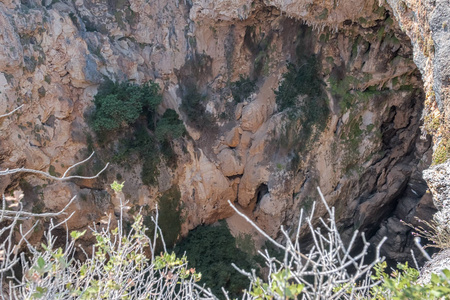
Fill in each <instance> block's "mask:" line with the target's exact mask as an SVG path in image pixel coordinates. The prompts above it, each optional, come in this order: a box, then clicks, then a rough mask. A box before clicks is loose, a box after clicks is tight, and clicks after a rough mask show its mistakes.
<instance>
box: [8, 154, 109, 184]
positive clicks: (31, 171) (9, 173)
mask: <svg viewBox="0 0 450 300" xmlns="http://www.w3.org/2000/svg"><path fill="white" fill-rule="evenodd" d="M94 153H95V151H94V152H92V154H91V155H90V156H89V157H88V158H87V159H85V160H83V161H80V162H78V163H76V164H74V165H72V166H70V167H69V168H68V169H67V170H66V171H65V172H64V174H63V176H61V177H56V176H53V175H50V174H49V173H47V172H44V171H40V170H34V169H27V168H17V169H6V170H3V171H0V176H4V175H11V174H15V173H31V174H37V175H41V176H44V177H46V178H49V179H52V180H55V181H66V180H71V179H84V180H89V179H95V178H97V177H98V176H100V174H101V173H103V171H105V170H106V168H108V166H109V163H107V164H106V165H105V167H104V168H103V169H101V170H100V172H98V173H97V174H96V175H94V176H78V175H74V176H67V174H68V172H69V171H70V170H72V169H73V168H74V167H76V166H79V165H80V164H83V163H85V162H87V161H88V160H89V159H91V158H92V156H93V155H94Z"/></svg>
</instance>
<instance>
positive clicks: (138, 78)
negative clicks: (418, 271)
mask: <svg viewBox="0 0 450 300" xmlns="http://www.w3.org/2000/svg"><path fill="white" fill-rule="evenodd" d="M410 2H411V3H409V2H408V1H399V2H396V1H388V3H389V5H388V4H383V5H381V6H379V3H378V1H351V0H347V1H344V0H342V1H322V2H321V3H320V4H319V3H315V2H313V1H301V0H299V1H282V0H280V1H268V0H267V1H250V0H247V1H245V0H242V1H231V0H225V1H195V0H194V1H189V0H188V1H179V0H173V1H149V2H145V1H138V0H128V1H127V0H123V1H82V0H77V1H74V2H71V1H43V2H40V1H32V0H23V1H3V2H2V3H0V26H1V28H3V29H2V33H1V36H0V37H1V39H0V46H1V48H0V61H1V63H0V90H1V94H0V97H1V102H0V112H4V111H10V110H12V109H13V108H15V107H17V106H18V105H19V104H22V103H23V104H25V106H24V108H23V109H22V110H21V111H20V113H18V114H15V115H14V116H12V117H10V118H9V119H7V120H3V122H2V124H1V130H0V140H1V143H2V144H1V145H2V147H1V150H0V151H1V155H0V162H1V167H2V168H8V167H9V168H12V167H19V166H26V167H28V168H35V169H41V170H50V172H52V173H55V174H57V173H63V171H64V170H65V168H66V167H67V166H68V165H70V164H72V163H74V162H75V161H78V160H80V159H82V158H84V157H86V156H87V155H88V154H89V151H88V150H91V148H92V149H96V150H98V152H97V155H96V158H95V161H94V163H93V165H92V166H91V167H90V168H88V169H87V170H84V172H88V171H90V172H93V171H95V170H98V169H99V168H100V167H101V166H103V164H104V163H105V162H106V161H107V160H108V159H110V158H111V153H113V152H114V151H115V149H117V142H115V141H113V140H111V141H110V142H109V144H107V145H102V144H98V143H97V142H96V140H95V134H93V132H92V131H91V129H90V128H89V126H88V125H87V119H88V118H89V115H91V112H92V110H93V103H92V99H93V96H94V95H95V94H96V92H97V89H98V87H99V85H100V84H101V83H102V82H104V81H105V80H106V79H107V78H109V79H111V80H113V81H125V80H131V81H133V82H137V83H143V82H145V81H147V80H154V81H155V82H157V83H158V84H159V85H160V86H161V88H162V91H163V97H164V101H163V103H162V105H161V106H160V113H161V114H162V112H163V111H164V110H165V109H167V108H172V109H174V110H176V111H177V112H178V113H179V115H180V116H181V118H182V119H183V121H184V123H185V125H186V126H187V130H188V133H189V137H186V138H183V139H178V140H176V141H174V142H173V145H172V146H173V151H174V152H175V153H176V156H177V167H169V164H168V163H167V162H166V163H164V160H163V161H162V163H161V164H160V165H159V166H158V169H159V172H158V174H159V175H158V178H157V184H154V185H153V186H145V185H143V184H142V180H141V178H140V172H141V169H142V162H141V161H140V160H139V159H138V158H136V157H131V158H130V159H129V161H128V162H127V164H119V163H113V164H112V165H111V167H110V168H109V169H108V171H107V173H106V174H105V176H103V177H102V178H100V179H99V180H96V181H94V182H92V181H80V182H70V183H63V184H55V183H52V182H47V181H43V180H42V179H40V178H36V177H33V176H26V177H23V176H12V177H10V178H2V179H1V184H0V187H1V188H2V189H3V190H12V189H14V188H17V187H18V186H20V187H21V188H22V189H23V190H25V192H26V194H27V197H26V199H27V205H28V206H29V208H30V209H31V208H32V207H33V208H34V209H35V210H36V209H44V208H47V209H58V208H60V207H62V206H63V205H64V204H65V203H66V201H68V199H69V198H70V197H71V196H72V195H80V197H78V200H77V202H76V203H75V204H74V207H73V210H77V211H78V213H77V214H76V216H75V218H76V219H74V220H73V222H71V224H70V226H71V228H82V227H85V226H87V225H88V224H91V223H92V222H97V221H99V220H100V218H102V217H103V216H104V213H105V212H108V211H109V212H112V211H114V210H117V206H118V199H115V198H114V197H111V196H110V193H108V191H109V190H108V185H107V184H108V183H110V182H112V181H113V180H115V179H123V180H125V181H126V185H125V188H124V193H125V196H126V197H127V198H128V199H130V201H131V203H132V205H133V206H134V208H138V207H150V208H151V207H154V205H155V203H156V201H157V199H158V197H159V196H161V195H162V196H164V195H166V198H167V197H168V196H167V195H169V193H170V195H172V196H170V197H177V196H173V195H177V193H173V191H174V190H179V192H180V193H179V195H180V199H179V200H180V202H179V203H178V202H177V205H178V207H179V208H180V209H181V210H182V211H181V212H180V213H179V214H178V216H176V217H177V218H179V219H180V220H182V221H183V222H182V224H181V229H180V233H181V234H186V233H187V231H188V230H190V229H192V228H195V227H196V226H198V225H199V224H203V223H206V224H210V223H213V222H215V221H217V220H219V219H223V218H228V217H230V216H231V215H232V210H231V209H230V207H229V206H228V204H227V202H226V201H227V200H228V199H230V200H232V201H234V202H235V203H236V205H238V206H239V207H240V208H241V209H242V210H244V211H245V212H246V213H248V215H249V216H251V218H252V219H254V220H256V222H257V223H258V224H259V225H260V226H261V227H262V228H263V229H264V230H266V231H267V232H268V233H270V234H271V235H272V236H277V233H278V228H279V226H280V225H284V226H287V227H288V228H289V227H291V226H295V222H296V219H297V218H296V217H297V215H298V212H299V210H300V208H305V209H306V210H309V209H310V208H311V204H312V201H313V200H314V199H315V197H316V194H315V187H316V186H320V187H321V188H322V191H323V192H324V194H325V196H326V198H327V199H328V200H329V201H330V203H331V204H332V205H334V206H335V207H336V209H337V214H338V216H339V220H340V225H341V227H342V230H343V232H344V234H346V233H350V232H352V231H353V230H355V229H360V230H364V231H366V232H367V235H368V236H369V238H372V240H373V241H374V242H375V241H377V240H378V239H379V238H380V237H381V236H384V235H388V236H389V237H390V239H389V240H388V243H387V245H386V247H385V248H384V249H385V251H386V254H387V255H388V256H389V257H390V258H392V259H405V258H406V257H407V256H409V252H408V251H406V250H405V249H408V247H410V246H411V243H412V241H411V239H410V237H409V234H408V233H409V229H408V228H406V227H404V226H403V225H401V224H400V222H399V220H400V219H406V220H412V217H413V216H414V215H419V216H422V217H428V216H430V215H431V213H432V212H433V205H432V203H431V197H430V195H429V194H427V193H426V190H427V186H426V184H425V182H424V180H423V179H422V176H421V172H422V170H423V169H425V168H427V166H429V164H430V163H431V152H432V150H431V145H432V144H431V140H430V138H429V137H428V136H427V135H426V134H424V133H421V131H420V126H421V117H422V112H423V110H424V101H425V99H426V98H427V97H426V96H427V95H428V98H427V99H428V102H426V106H425V112H426V115H425V117H424V119H425V120H426V126H427V128H431V129H433V128H434V129H436V130H435V131H434V132H432V131H433V130H428V131H429V132H431V133H433V134H434V135H435V136H436V138H437V139H436V141H438V140H439V139H441V140H442V139H445V137H443V134H442V132H441V131H439V130H437V128H436V124H435V123H436V122H438V125H437V127H438V128H444V127H439V124H440V123H439V122H441V123H442V124H444V123H446V122H447V121H446V118H445V111H446V109H448V105H446V101H447V100H446V99H448V96H447V95H448V94H447V93H448V82H449V81H448V68H447V67H446V66H447V65H446V64H445V62H443V60H444V58H445V57H446V53H447V52H446V51H448V46H446V45H445V41H446V39H445V36H446V35H448V28H447V27H446V26H444V19H445V16H446V15H445V13H446V12H445V9H446V6H445V5H446V3H447V2H448V1H447V2H446V1H435V5H436V7H437V8H432V6H430V5H431V4H425V2H424V3H423V4H415V2H414V1H410ZM402 3H403V4H402ZM421 3H422V2H421ZM414 5H422V6H423V7H417V8H416V7H413V6H414ZM438 8H439V9H438ZM447 8H448V6H447ZM416 11H417V12H420V14H419V15H418V16H416V14H415V13H414V12H416ZM438 12H439V13H438ZM411 18H416V19H417V20H416V19H411ZM398 20H400V25H399V23H398ZM428 20H431V21H428ZM433 20H434V21H433ZM439 20H440V21H439ZM438 21H439V22H441V23H442V24H440V25H439V26H440V27H439V26H438V25H436V24H437V22H438ZM433 22H434V23H433ZM435 23H436V24H435ZM430 24H431V25H430ZM438 27H439V28H438ZM414 28H419V29H418V30H419V31H420V33H421V34H420V35H417V34H415V33H414V32H415V31H414ZM402 29H403V30H404V31H405V32H406V35H405V33H403V32H402ZM430 34H431V35H430ZM430 38H431V39H432V40H433V47H431V44H430V43H424V42H423V41H428V40H429V39H430ZM420 41H422V43H421V42H420ZM445 47H447V48H445ZM424 49H425V50H424ZM424 51H426V53H425V52H424ZM425 54H427V55H425ZM287 61H288V62H290V63H291V64H290V65H288V64H287V63H286V62H287ZM416 65H417V66H419V70H418V69H417V67H416ZM438 65H439V66H438ZM419 71H420V72H421V73H420V72H419ZM286 73H287V74H291V75H284V76H283V74H286ZM421 74H422V76H421ZM422 78H424V80H423V81H422ZM246 80H247V81H246ZM283 80H284V81H283ZM289 80H293V83H292V85H291V86H289V85H288V84H287V83H289V82H290V81H289ZM245 82H254V85H255V86H254V89H252V90H253V92H252V93H250V95H249V94H248V93H245V95H244V94H242V95H241V96H242V97H243V99H239V100H241V101H240V102H239V101H238V99H237V98H239V97H240V94H239V91H240V90H239V89H237V90H236V88H234V87H236V86H238V83H245ZM283 82H286V84H285V85H284V87H283ZM317 84H318V85H317ZM308 85H311V86H314V87H315V89H314V90H313V91H311V89H308ZM293 86H294V87H293ZM283 89H285V90H284V91H286V92H283ZM236 91H237V92H236ZM274 91H279V92H278V93H274ZM432 91H434V93H432ZM198 95H200V98H201V99H202V100H201V101H200V102H198V103H194V102H192V99H194V100H195V99H196V98H195V97H196V96H198ZM430 95H434V96H435V99H436V101H434V98H433V97H431V96H430ZM247 96H248V97H247ZM200 98H199V99H200ZM183 103H184V104H183ZM434 103H437V105H435V106H434ZM194 104H195V105H196V106H194ZM186 107H188V108H189V107H194V108H195V109H196V110H197V111H194V113H192V112H191V111H189V109H186ZM195 114H198V115H203V116H207V117H206V118H203V119H201V121H200V122H199V121H198V119H196V118H194V117H193V115H195ZM437 115H439V117H437V119H438V120H441V121H435V119H436V116H437ZM441 115H443V116H441ZM427 120H428V121H427ZM429 120H431V121H429ZM433 122H434V123H433ZM430 124H431V125H430ZM433 124H435V125H433ZM128 134H129V132H124V133H122V136H121V137H122V138H124V137H126V136H127V135H128ZM444 144H445V143H444ZM80 172H81V170H80ZM22 178H24V179H23V180H21V179H22ZM27 191H28V192H27ZM111 194H112V193H111ZM166 198H164V199H166ZM318 213H319V214H320V213H321V211H320V209H319V212H318ZM238 230H239V229H238ZM41 234H42V233H41ZM177 234H178V233H177ZM35 238H36V240H38V239H39V234H38V233H36V234H35Z"/></svg>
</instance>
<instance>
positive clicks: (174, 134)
mask: <svg viewBox="0 0 450 300" xmlns="http://www.w3.org/2000/svg"><path fill="white" fill-rule="evenodd" d="M185 133H186V128H185V127H184V124H183V121H181V120H180V119H179V118H178V114H177V112H176V111H174V110H173V109H167V110H166V111H165V112H164V114H163V116H162V117H161V119H160V120H159V121H158V123H157V126H156V130H155V135H156V139H157V140H158V141H159V142H163V141H171V140H173V139H177V138H179V137H182V136H183V135H184V134H185Z"/></svg>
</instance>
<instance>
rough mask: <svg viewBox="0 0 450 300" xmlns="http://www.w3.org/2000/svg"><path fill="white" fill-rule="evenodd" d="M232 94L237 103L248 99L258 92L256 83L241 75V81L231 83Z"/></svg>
mask: <svg viewBox="0 0 450 300" xmlns="http://www.w3.org/2000/svg"><path fill="white" fill-rule="evenodd" d="M230 88H231V94H232V95H233V99H234V101H236V102H238V103H239V102H242V101H244V100H245V99H247V98H248V97H249V96H250V95H251V94H252V93H253V92H254V91H255V90H256V81H255V80H251V79H250V78H249V77H244V76H242V75H239V80H237V81H235V82H232V83H231V86H230Z"/></svg>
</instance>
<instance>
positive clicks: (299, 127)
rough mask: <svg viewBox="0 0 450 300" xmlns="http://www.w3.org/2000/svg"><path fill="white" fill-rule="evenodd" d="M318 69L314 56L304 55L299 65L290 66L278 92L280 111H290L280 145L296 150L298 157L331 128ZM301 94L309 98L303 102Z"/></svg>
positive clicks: (299, 60)
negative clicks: (324, 131)
mask: <svg viewBox="0 0 450 300" xmlns="http://www.w3.org/2000/svg"><path fill="white" fill-rule="evenodd" d="M318 68H319V63H318V61H317V58H316V57H315V56H314V55H311V56H301V57H300V58H299V59H298V61H297V64H293V63H288V65H287V69H288V71H287V72H286V73H284V74H283V80H282V81H281V84H280V86H279V87H278V90H277V91H275V94H276V101H277V104H278V108H279V110H280V111H283V110H287V111H288V116H289V121H288V122H287V123H286V125H285V132H284V134H283V135H282V136H281V141H280V142H281V144H282V145H284V147H287V148H289V149H293V154H294V155H295V154H296V153H298V152H302V151H304V150H305V149H307V148H308V146H309V145H310V144H311V143H313V142H314V141H316V139H317V137H318V136H319V135H320V133H321V132H322V131H323V130H324V129H325V127H326V125H327V120H328V117H329V114H330V110H329V107H328V100H327V97H326V96H325V95H324V91H323V82H322V80H321V79H320V77H319V72H318V70H319V69H318ZM300 95H305V96H306V97H305V98H303V99H302V100H300V99H299V96H300Z"/></svg>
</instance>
